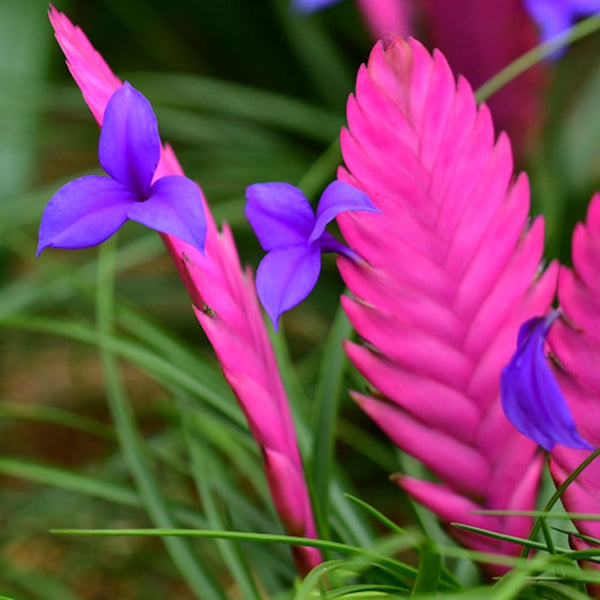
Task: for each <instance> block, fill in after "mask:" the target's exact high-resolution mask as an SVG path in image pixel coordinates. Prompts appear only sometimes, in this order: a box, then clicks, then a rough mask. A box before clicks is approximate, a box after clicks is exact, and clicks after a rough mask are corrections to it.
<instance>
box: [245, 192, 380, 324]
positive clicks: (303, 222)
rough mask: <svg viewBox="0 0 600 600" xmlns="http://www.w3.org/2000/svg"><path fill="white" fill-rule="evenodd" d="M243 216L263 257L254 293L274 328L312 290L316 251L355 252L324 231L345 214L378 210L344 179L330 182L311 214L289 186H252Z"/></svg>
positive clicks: (352, 254)
mask: <svg viewBox="0 0 600 600" xmlns="http://www.w3.org/2000/svg"><path fill="white" fill-rule="evenodd" d="M246 198H247V199H248V202H247V203H246V218H247V219H248V221H249V222H250V225H252V228H253V229H254V232H255V233H256V237H257V238H258V241H259V242H260V244H261V246H262V247H263V249H264V250H266V251H267V252H268V254H267V255H266V256H265V257H264V258H263V259H262V261H261V262H260V265H259V266H258V270H257V272H256V291H257V293H258V297H259V299H260V301H261V303H262V305H263V306H264V308H265V310H266V311H267V314H268V315H269V317H270V318H271V320H272V321H273V325H274V326H275V329H277V323H278V321H279V317H280V315H281V313H283V312H285V311H286V310H289V309H290V308H292V307H293V306H296V304H299V303H300V302H302V300H304V298H306V296H308V294H310V292H311V290H312V289H313V288H314V287H315V285H316V283H317V279H318V278H319V273H320V271H321V252H338V253H340V254H343V255H345V256H347V257H349V258H352V259H356V258H357V254H356V253H355V252H353V251H352V250H350V249H349V248H348V247H347V246H345V245H344V244H342V243H341V242H339V241H338V240H336V239H335V238H334V237H333V236H332V235H331V234H329V233H327V231H325V226H326V225H327V223H329V222H330V221H332V220H333V219H334V218H335V217H336V216H337V215H338V214H339V213H341V212H344V211H348V210H350V211H353V210H364V211H369V212H379V209H378V208H376V207H375V206H374V205H373V203H372V202H371V200H370V199H369V197H368V196H367V195H366V194H365V193H364V192H361V191H360V190H357V189H356V188H355V187H352V186H351V185H349V184H347V183H344V182H343V181H334V182H333V183H330V184H329V185H328V186H327V188H326V189H325V191H324V192H323V195H322V196H321V199H320V201H319V205H318V207H317V214H316V216H315V214H314V212H313V210H312V208H311V206H310V203H309V202H308V200H307V199H306V196H304V194H303V193H302V191H301V190H299V189H298V188H297V187H294V186H293V185H290V184H289V183H278V182H272V183H255V184H254V185H251V186H249V187H248V189H247V190H246Z"/></svg>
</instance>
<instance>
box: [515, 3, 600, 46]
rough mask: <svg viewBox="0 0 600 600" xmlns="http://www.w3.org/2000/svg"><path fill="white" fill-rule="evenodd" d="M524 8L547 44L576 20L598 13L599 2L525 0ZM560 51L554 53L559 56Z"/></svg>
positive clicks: (599, 8)
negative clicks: (537, 26)
mask: <svg viewBox="0 0 600 600" xmlns="http://www.w3.org/2000/svg"><path fill="white" fill-rule="evenodd" d="M525 7H526V9H527V11H528V12H529V14H530V15H531V17H532V18H533V19H534V20H535V21H536V22H537V24H538V25H539V27H540V29H541V33H542V41H544V42H547V41H548V40H551V39H552V38H554V37H556V36H557V35H559V34H561V33H562V32H563V31H565V30H566V29H568V28H569V27H571V25H573V23H575V21H576V20H577V19H578V18H581V17H585V16H589V15H592V14H594V13H596V12H598V11H600V0H525ZM561 53H562V51H560V50H559V51H558V52H556V53H554V56H555V57H557V56H560V54H561Z"/></svg>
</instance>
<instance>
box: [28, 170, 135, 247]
mask: <svg viewBox="0 0 600 600" xmlns="http://www.w3.org/2000/svg"><path fill="white" fill-rule="evenodd" d="M134 203H135V195H134V194H133V193H132V192H130V191H129V190H128V189H126V188H125V187H124V186H123V185H122V184H121V183H119V182H118V181H115V180H114V179H111V178H109V177H104V176H101V175H87V176H86V177H81V178H79V179H75V181H71V182H69V183H67V184H66V185H65V186H63V187H62V188H61V189H60V190H58V192H56V194H54V196H52V198H50V201H49V202H48V204H47V205H46V208H45V209H44V214H43V215H42V222H41V224H40V232H39V243H38V249H37V255H38V256H39V255H40V252H42V250H44V248H48V247H55V248H87V247H88V246H95V245H96V244H100V243H101V242H103V241H104V240H106V239H107V238H109V237H110V236H111V235H112V234H113V233H114V232H115V231H116V230H117V229H118V228H119V227H120V226H121V225H122V224H123V223H124V222H125V221H126V220H127V210H128V209H129V207H130V206H131V205H132V204H134Z"/></svg>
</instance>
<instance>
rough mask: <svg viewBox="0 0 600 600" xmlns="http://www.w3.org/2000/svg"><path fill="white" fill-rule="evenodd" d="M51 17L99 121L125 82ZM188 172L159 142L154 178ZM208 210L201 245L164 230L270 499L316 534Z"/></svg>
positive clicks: (259, 328) (242, 282)
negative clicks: (255, 451) (259, 460)
mask: <svg viewBox="0 0 600 600" xmlns="http://www.w3.org/2000/svg"><path fill="white" fill-rule="evenodd" d="M49 18H50V22H51V24H52V26H53V28H54V31H55V35H56V39H57V41H58V43H59V44H60V46H61V48H62V50H63V52H64V54H65V56H66V59H67V66H68V68H69V71H70V72H71V74H72V76H73V78H74V79H75V81H76V83H77V85H78V86H79V88H80V89H81V92H82V94H83V97H84V99H85V101H86V103H87V105H88V106H89V108H90V110H91V111H92V114H93V115H94V117H95V119H96V121H97V122H98V124H99V125H102V121H103V115H104V111H105V108H106V106H107V104H108V102H109V100H110V99H111V97H112V96H113V94H114V93H115V91H116V90H118V89H120V88H121V86H122V82H121V81H120V80H119V78H117V77H116V76H115V75H114V74H113V72H112V71H111V69H110V67H109V66H108V65H107V64H106V62H105V61H104V59H103V58H102V56H101V55H100V54H99V53H98V52H97V51H96V50H95V49H94V47H93V46H92V45H91V43H90V42H89V40H88V38H87V37H86V35H85V34H84V33H83V31H82V30H81V29H80V28H79V27H76V26H74V25H73V24H72V23H71V21H70V20H69V19H68V18H67V16H66V15H64V14H62V13H60V12H58V11H57V10H56V9H55V8H54V7H52V6H51V8H50V11H49ZM167 175H183V171H182V169H181V167H180V165H179V163H178V161H177V158H176V157H175V154H174V153H173V151H172V149H171V148H170V146H168V145H164V146H163V147H162V149H161V156H160V162H159V164H158V168H157V169H156V172H155V173H154V180H157V179H159V178H160V177H165V176H167ZM201 201H202V203H203V206H204V215H205V217H206V241H205V247H204V253H202V252H201V251H200V250H199V249H198V248H197V247H195V246H193V245H191V244H189V243H186V242H184V241H182V240H180V239H178V238H177V237H175V236H173V235H167V234H161V237H162V240H163V242H164V244H165V246H166V247H167V249H168V251H169V252H170V254H171V256H172V258H173V260H174V262H175V265H176V267H177V269H178V271H179V274H180V276H181V278H182V280H183V282H184V284H185V286H186V288H187V290H188V293H189V295H190V297H191V298H192V300H193V302H194V310H195V313H196V316H197V318H198V321H199V322H200V324H201V326H202V327H203V329H204V331H205V333H206V335H207V337H208V339H209V340H210V342H211V343H212V345H213V347H214V349H215V352H216V354H217V357H218V358H219V361H220V363H221V367H222V369H223V373H224V375H225V378H226V379H227V381H228V383H229V384H230V386H231V388H232V389H233V391H234V393H235V395H236V397H237V399H238V401H239V404H240V406H241V408H242V410H243V412H244V414H245V416H246V418H247V420H248V423H249V427H250V430H251V432H252V434H253V436H254V438H255V439H256V442H257V444H258V446H259V447H260V450H261V452H262V456H263V463H264V470H265V474H266V478H267V481H268V484H269V489H270V491H271V495H272V498H273V503H274V505H275V508H276V510H277V512H278V514H279V517H280V519H281V521H282V523H283V526H284V528H285V529H286V531H287V532H288V533H289V534H291V535H298V536H306V537H316V528H315V524H314V519H313V515H312V508H311V504H310V498H309V493H308V488H307V484H306V481H305V479H304V471H303V466H302V460H301V457H300V453H299V450H298V446H297V442H296V434H295V429H294V424H293V421H292V416H291V413H290V409H289V406H288V403H287V398H286V393H285V390H284V387H283V384H282V382H281V378H280V376H279V372H278V370H277V365H276V361H275V356H274V354H273V350H272V347H271V345H270V343H269V340H268V335H267V332H266V328H265V325H264V321H263V318H262V315H261V311H260V307H259V304H258V300H257V297H256V291H255V288H254V283H253V278H252V273H251V272H250V271H249V270H245V271H244V270H243V269H242V267H241V265H240V261H239V258H238V254H237V250H236V248H235V244H234V241H233V237H232V234H231V231H230V229H229V228H228V227H227V226H226V225H225V226H223V229H222V231H221V232H219V231H218V229H217V227H216V225H215V222H214V220H213V218H212V215H211V213H210V210H209V208H208V205H207V204H206V201H205V200H204V197H203V196H202V198H201ZM294 557H295V560H296V564H297V567H298V570H299V572H300V573H301V574H302V575H304V574H306V573H307V572H308V571H309V570H310V569H312V568H313V567H314V566H316V565H317V564H319V562H320V561H321V557H320V553H319V552H318V551H317V550H316V549H313V548H309V547H295V548H294Z"/></svg>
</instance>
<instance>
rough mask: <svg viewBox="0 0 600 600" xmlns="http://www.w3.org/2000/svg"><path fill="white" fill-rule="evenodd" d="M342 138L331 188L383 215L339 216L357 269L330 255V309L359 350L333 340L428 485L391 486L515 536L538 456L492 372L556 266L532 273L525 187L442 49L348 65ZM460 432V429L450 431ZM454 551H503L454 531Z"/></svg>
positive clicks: (440, 510)
mask: <svg viewBox="0 0 600 600" xmlns="http://www.w3.org/2000/svg"><path fill="white" fill-rule="evenodd" d="M347 115H348V128H347V129H345V130H344V131H343V132H342V136H341V145H342V154H343V157H344V162H345V165H346V168H343V169H341V170H340V172H339V177H340V179H341V180H342V181H346V182H348V183H351V184H352V185H354V186H357V187H358V188H359V189H361V190H362V191H364V192H365V193H366V194H368V195H369V197H370V198H372V199H373V201H374V202H375V204H376V205H377V206H378V208H380V210H381V211H382V212H381V214H373V215H370V214H365V215H360V218H357V216H355V215H353V214H350V213H349V214H343V215H340V216H339V217H338V223H339V225H340V229H341V231H342V233H343V235H344V238H345V239H346V241H347V243H348V245H349V246H350V248H352V249H354V250H355V251H356V252H358V253H359V254H360V255H361V256H362V257H363V258H364V262H363V263H360V264H359V263H352V262H350V261H347V260H345V259H344V258H340V259H338V260H339V263H338V264H339V268H340V272H341V274H342V277H343V279H344V281H345V282H346V285H347V286H348V288H349V290H350V291H351V292H352V294H353V297H352V298H350V297H343V298H342V304H343V306H344V308H345V310H346V313H347V315H348V317H349V319H350V321H351V323H352V324H353V326H354V328H355V329H356V331H357V332H358V334H359V336H360V338H361V339H362V340H364V343H363V344H360V343H359V344H356V343H348V344H347V346H346V349H347V352H348V355H349V356H350V358H351V360H352V362H353V363H354V364H355V366H356V367H357V368H358V369H359V371H360V372H361V373H362V374H363V376H364V377H365V378H366V379H367V380H368V381H369V383H370V385H371V386H372V392H371V393H367V394H365V393H359V392H353V394H352V396H353V398H354V399H355V400H356V402H358V404H359V405H360V406H361V408H362V409H363V410H364V411H365V412H366V413H367V414H368V415H369V416H370V417H371V418H372V419H373V420H374V421H375V422H376V423H377V424H378V425H379V426H380V427H381V428H382V429H383V431H384V432H385V433H386V434H387V435H388V436H390V438H391V439H392V440H393V441H394V443H396V444H397V445H398V446H399V447H400V448H401V449H402V450H403V451H405V452H406V453H408V454H410V455H411V456H413V457H415V458H416V459H417V460H418V461H420V462H421V463H422V464H424V465H425V466H427V467H428V468H429V469H430V470H431V471H432V473H433V474H434V475H435V476H436V477H437V478H438V479H439V481H438V482H431V481H425V480H420V479H415V478H411V477H406V476H403V475H399V476H398V477H397V478H396V481H397V483H398V485H400V486H401V487H402V488H403V489H404V490H405V491H407V492H408V493H409V494H410V495H411V496H412V497H413V498H415V499H416V500H417V501H418V502H419V503H421V504H424V505H425V506H427V507H428V508H430V509H431V510H432V511H433V512H435V513H436V514H438V515H439V516H440V517H441V519H442V521H443V522H445V523H451V522H454V521H459V522H461V523H466V524H471V525H476V526H479V527H484V528H487V529H491V530H494V531H499V532H503V533H508V534H511V535H515V536H526V535H527V532H528V530H529V527H530V520H529V519H527V518H514V517H513V518H503V517H489V516H483V515H477V514H476V513H477V512H478V511H481V510H482V509H500V508H502V509H511V510H530V509H532V508H533V507H534V505H535V498H536V493H537V489H538V481H539V476H540V473H541V468H542V457H541V455H539V454H538V452H537V450H536V446H535V444H533V443H532V442H531V441H530V440H528V439H527V438H526V437H524V436H523V435H522V434H521V433H519V432H517V431H516V430H515V429H514V428H513V426H512V425H511V423H510V422H509V421H508V420H507V419H506V417H505V416H504V414H503V412H502V408H501V403H500V372H501V369H502V367H503V366H504V365H505V364H506V363H507V362H508V359H509V358H510V355H511V352H512V347H513V344H514V341H513V340H514V339H515V338H516V334H517V330H518V328H519V326H520V324H521V323H522V322H523V321H525V320H526V319H528V318H531V317H533V316H534V315H537V314H540V313H544V312H545V311H546V310H547V309H548V308H549V306H550V303H551V302H552V299H553V296H554V290H555V283H556V275H557V270H558V265H557V264H556V263H552V264H550V265H549V266H548V268H547V269H546V271H545V272H541V271H540V263H541V259H542V253H543V244H544V240H543V235H544V224H543V220H542V218H541V217H538V218H537V219H535V220H534V222H533V223H532V224H529V223H528V213H529V186H528V182H527V178H526V177H525V175H522V174H521V175H519V176H518V177H516V179H515V178H514V175H513V163H512V156H511V150H510V144H509V142H508V139H507V137H506V136H505V135H504V134H500V136H499V138H498V139H497V140H495V139H494V130H493V126H492V122H491V118H490V113H489V110H488V109H487V107H486V106H485V105H481V106H480V107H477V106H476V102H475V99H474V96H473V92H472V91H471V88H470V86H469V84H468V83H467V81H466V80H465V79H464V78H462V77H459V78H458V81H457V80H456V79H455V77H454V76H453V74H452V72H451V70H450V67H449V66H448V64H447V62H446V60H445V59H444V57H443V55H442V54H441V53H440V52H434V54H433V57H432V56H431V55H430V54H429V53H428V52H427V51H426V50H425V48H424V47H423V46H422V45H421V44H420V43H418V42H417V41H415V40H411V41H409V42H405V41H404V40H401V39H399V38H397V37H390V38H388V39H387V40H386V41H384V42H379V43H378V44H377V45H376V46H375V48H374V50H373V51H372V53H371V56H370V58H369V62H368V64H367V65H366V66H363V67H361V69H360V71H359V74H358V78H357V83H356V92H355V94H354V95H353V96H351V97H350V99H349V101H348V107H347ZM459 422H460V424H461V425H460V427H457V423H459ZM452 532H453V534H454V535H455V536H456V537H457V538H458V539H459V541H461V543H463V544H466V545H467V546H468V547H472V548H476V549H481V550H486V551H490V552H498V553H507V554H516V553H518V552H519V551H520V548H519V547H518V546H516V545H514V544H510V543H506V542H501V541H498V540H494V539H490V538H484V537H481V536H478V535H475V534H470V533H464V532H460V531H456V530H452Z"/></svg>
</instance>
